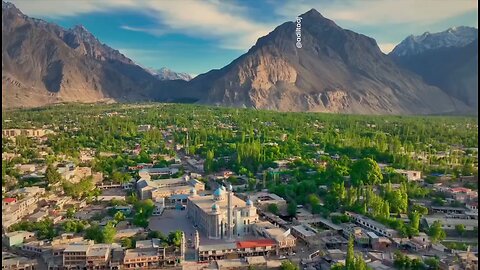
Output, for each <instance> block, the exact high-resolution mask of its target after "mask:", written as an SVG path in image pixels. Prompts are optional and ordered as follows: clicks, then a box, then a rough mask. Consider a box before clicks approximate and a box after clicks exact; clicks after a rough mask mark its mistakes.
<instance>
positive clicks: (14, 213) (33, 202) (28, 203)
mask: <svg viewBox="0 0 480 270" xmlns="http://www.w3.org/2000/svg"><path fill="white" fill-rule="evenodd" d="M13 193H15V194H17V195H21V196H22V197H23V199H21V200H18V201H13V200H11V201H10V203H9V204H8V205H5V206H4V207H3V208H2V227H3V228H5V229H8V228H9V227H10V226H12V225H13V224H15V223H17V222H18V221H20V219H22V218H23V217H25V216H27V215H30V214H32V213H33V212H34V211H35V209H37V207H38V206H37V202H38V200H39V198H40V196H41V195H43V194H44V193H45V189H44V188H39V187H24V188H21V189H19V190H16V191H15V192H13Z"/></svg>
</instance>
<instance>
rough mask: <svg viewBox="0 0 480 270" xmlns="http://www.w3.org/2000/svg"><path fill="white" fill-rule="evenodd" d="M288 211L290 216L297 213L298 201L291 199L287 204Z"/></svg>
mask: <svg viewBox="0 0 480 270" xmlns="http://www.w3.org/2000/svg"><path fill="white" fill-rule="evenodd" d="M287 212H288V215H289V216H296V215H297V203H296V202H295V201H291V202H289V203H288V204H287Z"/></svg>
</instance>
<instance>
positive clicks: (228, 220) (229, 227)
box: [227, 185, 233, 239]
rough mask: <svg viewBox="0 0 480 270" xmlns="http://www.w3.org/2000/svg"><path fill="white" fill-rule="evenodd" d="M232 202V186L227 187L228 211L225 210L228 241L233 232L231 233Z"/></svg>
mask: <svg viewBox="0 0 480 270" xmlns="http://www.w3.org/2000/svg"><path fill="white" fill-rule="evenodd" d="M232 200H233V187H232V185H228V202H227V203H228V210H227V215H228V217H227V226H228V239H232V237H233V232H232V215H233V209H232Z"/></svg>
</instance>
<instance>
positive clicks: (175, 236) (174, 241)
mask: <svg viewBox="0 0 480 270" xmlns="http://www.w3.org/2000/svg"><path fill="white" fill-rule="evenodd" d="M168 241H169V244H170V245H173V246H176V247H179V246H180V245H181V244H182V231H180V230H176V231H173V232H170V233H169V234H168Z"/></svg>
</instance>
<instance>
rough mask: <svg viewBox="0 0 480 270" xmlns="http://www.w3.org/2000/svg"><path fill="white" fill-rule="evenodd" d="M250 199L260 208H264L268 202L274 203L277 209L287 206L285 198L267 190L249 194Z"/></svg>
mask: <svg viewBox="0 0 480 270" xmlns="http://www.w3.org/2000/svg"><path fill="white" fill-rule="evenodd" d="M251 200H252V201H253V202H254V203H255V205H256V206H257V207H258V208H261V209H262V210H266V209H267V207H268V205H270V204H276V205H277V207H278V209H284V208H286V206H287V201H285V199H283V198H282V197H280V196H278V195H276V194H273V193H269V192H258V193H256V194H254V195H252V196H251Z"/></svg>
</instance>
